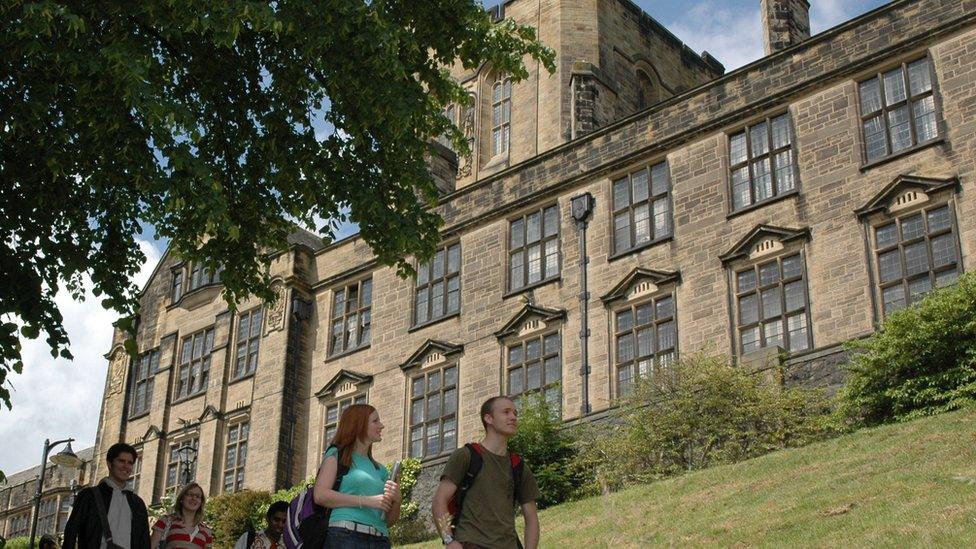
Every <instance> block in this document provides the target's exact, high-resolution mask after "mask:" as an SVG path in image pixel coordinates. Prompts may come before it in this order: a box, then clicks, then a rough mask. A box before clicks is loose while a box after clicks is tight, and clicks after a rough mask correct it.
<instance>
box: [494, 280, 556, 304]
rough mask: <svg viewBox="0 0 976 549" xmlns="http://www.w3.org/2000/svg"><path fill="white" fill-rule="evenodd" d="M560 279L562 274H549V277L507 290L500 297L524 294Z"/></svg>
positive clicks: (505, 297)
mask: <svg viewBox="0 0 976 549" xmlns="http://www.w3.org/2000/svg"><path fill="white" fill-rule="evenodd" d="M560 280H562V275H559V274H557V275H555V276H550V277H549V278H544V279H542V280H540V281H538V282H533V283H531V284H526V285H525V286H522V287H520V288H516V289H514V290H509V291H508V292H506V293H505V294H504V295H502V299H508V298H510V297H515V296H517V295H520V294H524V293H525V292H528V291H530V290H534V289H536V288H539V287H541V286H546V285H548V284H552V283H553V282H559V281H560Z"/></svg>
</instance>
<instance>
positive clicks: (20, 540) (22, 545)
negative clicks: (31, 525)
mask: <svg viewBox="0 0 976 549" xmlns="http://www.w3.org/2000/svg"><path fill="white" fill-rule="evenodd" d="M38 540H40V538H38ZM0 549H30V537H28V536H20V537H17V538H10V539H8V540H7V543H5V544H2V543H0Z"/></svg>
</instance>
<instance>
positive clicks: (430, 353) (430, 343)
mask: <svg viewBox="0 0 976 549" xmlns="http://www.w3.org/2000/svg"><path fill="white" fill-rule="evenodd" d="M462 352H464V346H463V345H454V344H452V343H448V342H446V341H438V340H436V339H428V340H427V341H426V342H424V344H423V345H421V346H420V347H419V348H418V349H417V350H416V351H414V352H413V354H411V355H410V358H408V359H407V360H406V361H405V362H404V363H403V364H400V368H402V369H404V370H408V369H410V368H414V367H418V366H419V367H421V368H425V367H428V366H435V365H438V364H443V363H444V362H446V361H447V360H449V359H453V358H455V356H456V355H459V354H461V353H462Z"/></svg>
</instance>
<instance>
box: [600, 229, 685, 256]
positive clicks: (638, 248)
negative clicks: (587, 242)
mask: <svg viewBox="0 0 976 549" xmlns="http://www.w3.org/2000/svg"><path fill="white" fill-rule="evenodd" d="M611 238H612V237H611ZM673 239H674V234H673V231H672V234H669V235H667V236H662V237H661V238H655V239H654V240H651V241H650V242H645V243H643V244H639V245H637V246H634V247H633V248H627V249H626V250H622V251H619V252H615V253H613V254H611V255H610V257H608V258H607V261H608V262H609V261H616V260H617V259H620V258H621V257H626V256H628V255H631V254H635V253H637V252H640V251H642V250H646V249H648V248H653V247H654V246H657V245H658V244H663V243H665V242H670V241H671V240H673Z"/></svg>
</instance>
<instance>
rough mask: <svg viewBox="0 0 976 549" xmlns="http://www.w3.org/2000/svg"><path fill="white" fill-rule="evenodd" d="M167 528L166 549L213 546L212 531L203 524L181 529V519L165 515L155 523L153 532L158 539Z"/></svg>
mask: <svg viewBox="0 0 976 549" xmlns="http://www.w3.org/2000/svg"><path fill="white" fill-rule="evenodd" d="M167 526H169V534H168V535H167V536H166V540H165V541H166V549H209V547H210V546H211V545H212V544H213V540H214V536H213V530H211V529H210V527H209V526H207V525H206V524H204V523H202V522H201V523H200V524H198V525H197V526H190V527H187V528H184V527H183V519H181V518H180V517H175V516H173V515H167V516H165V517H162V518H160V519H159V520H157V521H156V524H154V525H153V531H157V530H158V531H159V536H160V539H162V536H163V534H164V533H165V532H166V527H167Z"/></svg>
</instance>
